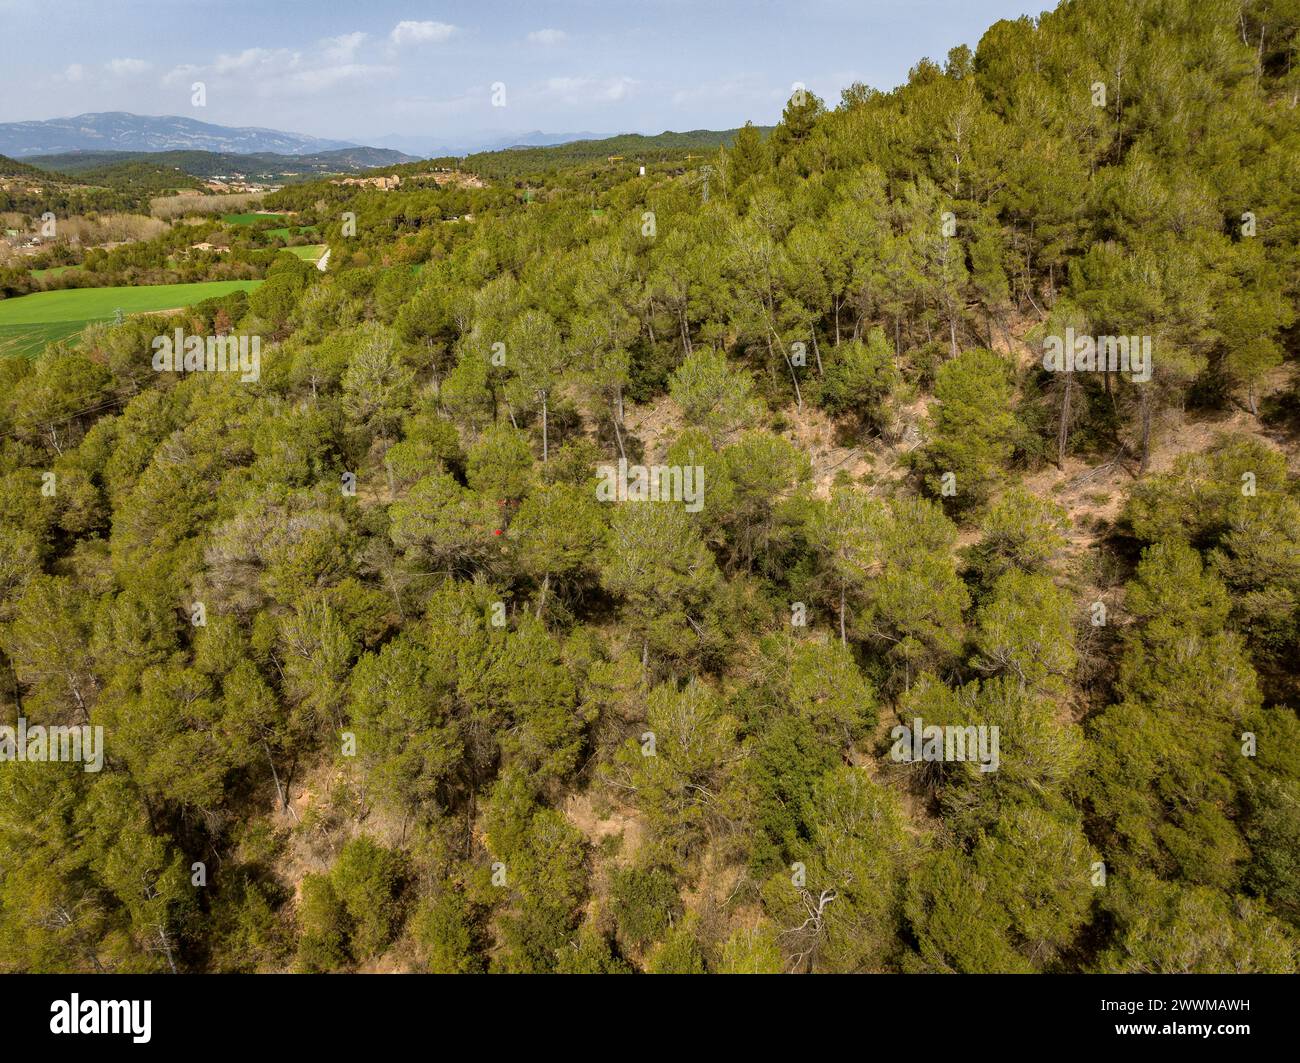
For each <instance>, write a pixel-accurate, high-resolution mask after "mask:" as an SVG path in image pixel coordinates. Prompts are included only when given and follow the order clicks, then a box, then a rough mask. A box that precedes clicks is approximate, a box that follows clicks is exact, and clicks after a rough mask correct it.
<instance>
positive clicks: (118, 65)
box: [104, 59, 149, 77]
mask: <svg viewBox="0 0 1300 1063" xmlns="http://www.w3.org/2000/svg"><path fill="white" fill-rule="evenodd" d="M104 69H105V70H107V71H108V72H109V73H110V74H113V75H115V76H117V77H133V76H135V75H137V74H143V73H144V72H145V71H146V70H148V69H149V64H148V63H146V62H145V61H144V60H143V59H110V60H109V61H108V62H107V63H105V64H104Z"/></svg>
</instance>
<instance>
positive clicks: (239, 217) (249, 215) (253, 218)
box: [221, 211, 284, 225]
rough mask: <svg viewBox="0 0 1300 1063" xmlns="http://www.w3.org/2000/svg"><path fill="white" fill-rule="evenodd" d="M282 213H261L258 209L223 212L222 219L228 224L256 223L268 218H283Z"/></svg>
mask: <svg viewBox="0 0 1300 1063" xmlns="http://www.w3.org/2000/svg"><path fill="white" fill-rule="evenodd" d="M282 217H284V215H282V214H260V213H258V212H257V211H248V212H246V213H244V214H223V215H222V216H221V220H222V221H223V222H225V223H226V224H227V225H256V224H257V223H258V222H259V221H266V219H268V218H282Z"/></svg>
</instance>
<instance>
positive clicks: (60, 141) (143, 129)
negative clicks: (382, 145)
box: [0, 111, 357, 158]
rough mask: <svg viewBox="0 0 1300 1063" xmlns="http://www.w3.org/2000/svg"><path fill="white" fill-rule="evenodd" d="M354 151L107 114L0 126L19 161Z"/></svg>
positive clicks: (4, 143)
mask: <svg viewBox="0 0 1300 1063" xmlns="http://www.w3.org/2000/svg"><path fill="white" fill-rule="evenodd" d="M356 146H357V145H355V144H353V143H351V142H349V141H346V140H322V139H320V138H319V137H309V136H304V135H302V134H301V133H283V132H280V131H279V130H275V129H259V128H256V127H253V126H248V127H239V128H234V127H229V126H220V125H213V124H212V123H210V122H199V121H196V120H195V119H193V118H180V117H178V116H176V115H162V116H156V117H155V116H150V115H139V114H128V113H127V112H125V111H108V112H105V113H103V114H79V115H77V116H76V117H75V118H51V119H48V120H47V121H43V122H3V123H0V155H8V156H9V157H10V158H24V157H26V156H28V155H55V154H62V153H64V152H69V151H225V152H237V153H239V154H249V153H253V152H276V153H278V154H281V155H305V154H311V153H315V152H322V151H335V150H338V149H340V148H354V147H356Z"/></svg>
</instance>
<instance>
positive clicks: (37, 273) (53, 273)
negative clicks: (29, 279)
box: [27, 266, 80, 277]
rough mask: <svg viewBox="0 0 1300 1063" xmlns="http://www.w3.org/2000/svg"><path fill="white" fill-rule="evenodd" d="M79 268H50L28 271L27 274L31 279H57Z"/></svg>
mask: <svg viewBox="0 0 1300 1063" xmlns="http://www.w3.org/2000/svg"><path fill="white" fill-rule="evenodd" d="M79 268H80V267H79V266H51V267H50V268H49V269H29V270H28V271H27V272H28V273H30V274H31V275H32V276H33V277H57V276H59V275H60V274H63V273H67V272H68V270H70V269H79Z"/></svg>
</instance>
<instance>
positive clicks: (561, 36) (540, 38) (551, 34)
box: [528, 30, 569, 47]
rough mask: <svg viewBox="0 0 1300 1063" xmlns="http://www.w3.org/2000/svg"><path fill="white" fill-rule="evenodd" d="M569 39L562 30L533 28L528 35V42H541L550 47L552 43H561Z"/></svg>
mask: <svg viewBox="0 0 1300 1063" xmlns="http://www.w3.org/2000/svg"><path fill="white" fill-rule="evenodd" d="M568 39H569V35H568V34H567V33H565V32H564V30H533V32H532V33H530V34H529V35H528V42H529V43H530V44H541V45H545V46H547V47H550V46H551V45H553V44H563V43H564V42H565V41H567V40H568Z"/></svg>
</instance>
